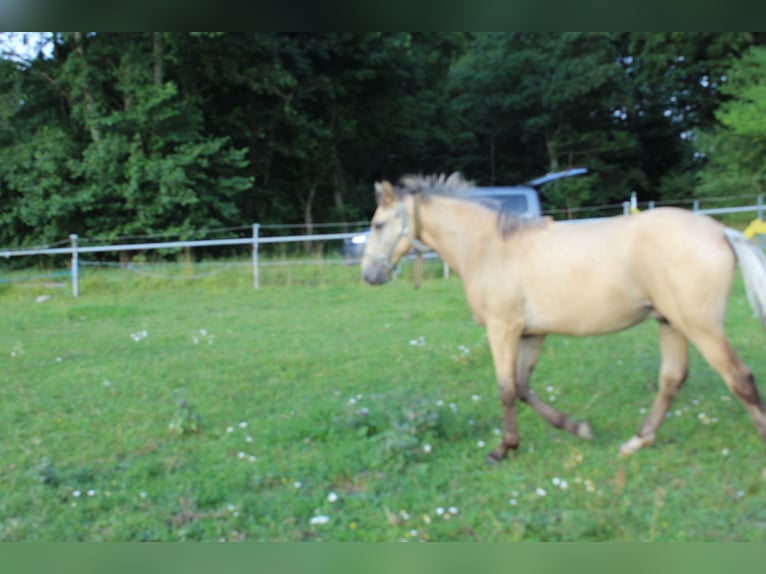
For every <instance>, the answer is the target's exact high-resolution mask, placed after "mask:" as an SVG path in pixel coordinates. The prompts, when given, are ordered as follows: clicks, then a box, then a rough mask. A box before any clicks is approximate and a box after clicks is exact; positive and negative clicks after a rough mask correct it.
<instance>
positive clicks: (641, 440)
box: [620, 435, 654, 456]
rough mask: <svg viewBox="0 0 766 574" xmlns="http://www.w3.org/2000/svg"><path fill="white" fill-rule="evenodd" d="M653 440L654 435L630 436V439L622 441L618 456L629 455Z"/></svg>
mask: <svg viewBox="0 0 766 574" xmlns="http://www.w3.org/2000/svg"><path fill="white" fill-rule="evenodd" d="M653 442H654V435H649V436H645V437H640V436H638V435H636V436H632V437H630V440H628V441H626V442H624V443H623V444H622V446H621V447H620V456H629V455H631V454H633V453H634V452H636V451H637V450H638V449H640V448H642V447H645V446H647V445H650V444H652V443H653Z"/></svg>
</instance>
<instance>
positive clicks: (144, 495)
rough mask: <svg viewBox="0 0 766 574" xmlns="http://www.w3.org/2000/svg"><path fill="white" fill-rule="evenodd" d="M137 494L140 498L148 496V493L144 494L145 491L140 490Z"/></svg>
mask: <svg viewBox="0 0 766 574" xmlns="http://www.w3.org/2000/svg"><path fill="white" fill-rule="evenodd" d="M138 496H140V497H141V498H146V497H147V496H149V495H148V494H146V493H145V492H144V491H143V490H142V491H141V492H139V493H138Z"/></svg>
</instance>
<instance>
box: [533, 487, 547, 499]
mask: <svg viewBox="0 0 766 574" xmlns="http://www.w3.org/2000/svg"><path fill="white" fill-rule="evenodd" d="M535 494H537V496H540V497H543V496H545V495H547V494H548V493H547V492H546V491H545V489H544V488H540V487H538V488H537V489H536V490H535Z"/></svg>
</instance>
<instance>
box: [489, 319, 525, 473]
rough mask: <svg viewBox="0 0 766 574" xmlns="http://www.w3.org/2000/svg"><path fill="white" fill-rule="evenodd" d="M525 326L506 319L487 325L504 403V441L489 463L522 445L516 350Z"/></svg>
mask: <svg viewBox="0 0 766 574" xmlns="http://www.w3.org/2000/svg"><path fill="white" fill-rule="evenodd" d="M521 332H522V329H521V328H517V327H514V326H513V325H508V324H507V323H503V322H499V321H498V322H493V323H490V324H488V325H487V337H488V338H489V345H490V348H491V350H492V359H493V361H494V363H495V376H496V378H497V386H498V390H499V392H500V402H501V403H502V405H503V438H502V440H501V441H500V444H499V445H498V446H497V448H495V449H494V450H493V451H492V452H490V453H489V454H488V455H487V461H488V462H499V461H501V460H502V459H504V458H505V456H506V455H507V454H508V451H509V450H511V449H513V450H515V449H517V448H518V446H519V431H518V423H517V420H516V398H517V396H518V390H517V388H516V379H515V374H516V351H517V349H518V346H519V340H520V338H521Z"/></svg>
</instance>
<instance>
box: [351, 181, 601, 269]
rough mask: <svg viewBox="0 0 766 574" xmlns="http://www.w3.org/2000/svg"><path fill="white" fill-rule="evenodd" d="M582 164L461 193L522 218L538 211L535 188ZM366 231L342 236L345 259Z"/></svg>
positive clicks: (356, 253) (360, 248)
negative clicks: (515, 183) (507, 185)
mask: <svg viewBox="0 0 766 574" xmlns="http://www.w3.org/2000/svg"><path fill="white" fill-rule="evenodd" d="M587 171H588V170H587V169H586V168H582V167H577V168H573V169H568V170H565V171H557V172H554V173H548V174H546V175H544V176H542V177H538V178H537V179H533V180H531V181H528V182H526V183H524V184H522V185H514V186H509V187H475V188H473V189H471V190H469V191H466V192H465V193H464V194H463V197H465V198H466V199H469V200H471V201H475V202H476V203H479V204H481V205H484V206H486V207H489V208H490V209H494V210H497V211H500V210H504V211H507V212H509V213H513V214H515V215H518V216H519V217H523V218H525V219H526V218H534V217H540V216H541V215H542V209H541V208H540V196H539V194H538V192H537V190H538V188H539V187H540V186H542V185H544V184H546V183H548V182H551V181H554V180H556V179H561V178H564V177H570V176H573V175H581V174H584V173H587ZM369 235H370V231H369V230H367V231H360V232H359V234H357V235H354V236H353V237H351V238H350V239H344V240H343V256H344V257H345V258H348V259H359V258H361V257H362V253H364V246H365V245H366V244H367V238H368V237H369Z"/></svg>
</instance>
